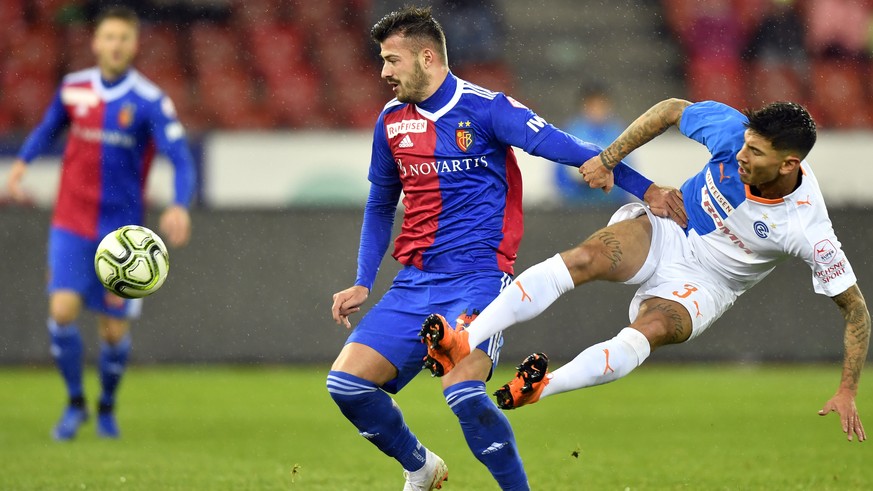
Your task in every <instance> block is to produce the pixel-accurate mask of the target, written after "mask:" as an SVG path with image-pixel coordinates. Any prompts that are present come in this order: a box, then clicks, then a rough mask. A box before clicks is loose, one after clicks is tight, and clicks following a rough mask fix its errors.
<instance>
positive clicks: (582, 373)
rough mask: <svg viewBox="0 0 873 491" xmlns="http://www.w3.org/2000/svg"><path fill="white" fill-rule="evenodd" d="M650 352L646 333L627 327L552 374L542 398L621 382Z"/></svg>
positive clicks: (580, 354)
mask: <svg viewBox="0 0 873 491" xmlns="http://www.w3.org/2000/svg"><path fill="white" fill-rule="evenodd" d="M650 352H651V347H650V346H649V340H648V339H646V337H645V336H644V335H643V333H641V332H640V331H637V330H636V329H632V328H630V327H626V328H624V329H622V330H621V332H619V333H618V334H617V335H616V336H615V337H614V338H612V339H610V340H609V341H604V342H602V343H599V344H595V345H594V346H591V347H590V348H588V349H586V350H585V351H583V352H582V353H579V355H578V356H577V357H576V358H574V359H573V361H571V362H570V363H567V364H566V365H564V366H562V367H561V368H559V369H557V370H555V371H554V372H552V373H551V374H550V377H549V378H550V380H549V385H547V386H546V387H545V388H544V389H543V393H542V395H540V399H542V398H543V397H546V396H549V395H553V394H560V393H561V392H567V391H570V390H576V389H581V388H583V387H591V386H592V385H600V384H606V383H609V382H612V381H614V380H618V379H620V378H622V377H624V376H625V375H627V374H629V373H631V371H632V370H633V369H634V368H636V367H638V366H640V365H641V364H642V363H643V362H644V361H645V360H646V358H648V357H649V353H650Z"/></svg>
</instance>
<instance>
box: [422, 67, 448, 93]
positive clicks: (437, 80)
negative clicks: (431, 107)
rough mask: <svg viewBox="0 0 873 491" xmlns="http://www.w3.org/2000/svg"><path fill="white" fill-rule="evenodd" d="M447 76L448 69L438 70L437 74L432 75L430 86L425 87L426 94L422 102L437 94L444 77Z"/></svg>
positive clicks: (444, 79)
mask: <svg viewBox="0 0 873 491" xmlns="http://www.w3.org/2000/svg"><path fill="white" fill-rule="evenodd" d="M448 76H449V69H448V68H444V69H440V70H439V71H438V72H436V73H434V75H433V77H432V78H431V80H430V85H428V87H427V92H426V93H425V97H424V99H423V100H425V101H426V100H428V99H430V97H431V96H432V95H434V94H436V93H437V91H438V90H439V89H440V87H442V86H443V83H444V82H445V81H446V77H448Z"/></svg>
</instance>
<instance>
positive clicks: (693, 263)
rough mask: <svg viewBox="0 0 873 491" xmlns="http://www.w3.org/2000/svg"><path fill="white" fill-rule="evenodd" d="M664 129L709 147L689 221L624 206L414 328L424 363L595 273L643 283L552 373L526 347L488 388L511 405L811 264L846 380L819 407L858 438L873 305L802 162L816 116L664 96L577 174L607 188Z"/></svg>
mask: <svg viewBox="0 0 873 491" xmlns="http://www.w3.org/2000/svg"><path fill="white" fill-rule="evenodd" d="M670 126H678V127H679V130H680V132H681V133H682V134H684V135H685V136H688V137H689V138H692V139H694V140H696V141H698V142H700V143H701V144H703V145H705V146H706V147H707V149H708V150H709V151H710V153H711V155H712V158H711V160H710V161H709V162H708V163H707V164H706V165H705V166H704V168H703V170H702V171H701V172H700V173H698V174H696V175H695V176H693V177H692V178H690V179H689V180H688V181H686V182H685V184H684V185H683V186H682V194H683V197H684V205H683V206H684V212H685V213H687V216H688V226H687V228H685V229H682V228H681V227H679V226H678V225H676V224H675V223H674V222H672V221H670V220H664V219H661V218H658V217H655V216H653V215H652V214H651V212H650V211H649V210H647V209H646V208H645V207H644V206H643V205H641V204H629V205H625V206H623V207H622V208H620V209H619V210H618V211H617V212H616V213H615V215H613V217H612V219H611V220H610V222H609V225H608V226H607V227H606V228H603V229H601V230H599V231H597V232H595V233H594V234H593V235H592V236H591V237H589V238H588V239H586V240H585V241H584V242H582V244H580V245H579V246H577V247H575V248H573V249H571V250H568V251H566V252H563V253H561V254H558V255H555V256H554V257H552V258H550V259H548V260H546V261H544V262H542V263H540V264H537V265H535V266H533V267H532V268H530V269H528V270H527V271H525V272H524V273H522V274H521V275H519V276H518V277H517V278H516V279H515V281H513V284H512V285H510V286H509V287H507V288H506V289H504V290H503V292H502V293H501V294H500V295H499V296H498V297H497V298H496V299H495V300H494V301H493V302H492V303H491V304H490V305H489V306H488V307H487V308H486V309H485V310H484V311H483V312H482V313H481V314H480V315H479V316H478V317H477V318H476V319H475V320H474V321H473V322H472V323H471V324H470V326H469V327H468V328H467V329H465V330H464V329H458V330H454V329H452V328H451V327H450V326H448V323H447V322H446V321H445V319H444V318H442V317H440V316H438V315H436V314H434V315H431V316H430V317H428V318H427V320H426V321H425V323H424V327H423V328H422V332H421V335H422V340H423V341H424V342H426V343H428V344H429V347H428V356H429V357H431V358H432V359H434V363H432V365H439V366H440V368H441V369H442V371H443V372H445V373H448V372H449V371H450V370H451V368H452V367H453V366H454V364H456V363H457V362H458V361H459V360H460V359H462V358H463V357H464V356H466V355H467V353H469V351H470V348H469V347H470V346H476V344H477V343H478V342H480V341H481V340H482V339H486V338H488V336H491V335H493V334H494V333H496V332H500V331H502V330H503V329H506V328H507V327H509V326H511V325H513V324H515V323H518V322H522V321H525V320H529V319H531V318H533V317H535V316H536V315H538V314H540V313H541V312H543V311H544V310H545V309H546V308H547V307H548V306H549V305H550V304H551V303H552V302H554V301H555V300H556V299H557V298H558V297H559V296H560V295H562V294H563V293H566V292H568V291H570V290H572V289H573V288H574V287H575V286H578V285H581V284H583V283H587V282H590V281H594V280H606V281H614V282H624V283H629V284H638V285H640V288H639V289H638V290H637V292H636V295H635V296H634V298H633V300H632V301H631V305H630V309H629V317H630V321H631V323H630V325H629V327H626V328H624V329H621V330H620V332H619V333H618V334H617V335H616V336H615V337H614V338H612V339H609V340H607V341H604V342H602V343H599V344H596V345H594V346H591V347H589V348H588V349H586V350H585V351H583V352H582V353H581V354H579V355H578V356H577V357H576V358H575V359H574V360H572V361H571V362H570V363H568V364H566V365H564V366H562V367H561V368H559V369H557V370H555V371H554V372H551V373H549V372H548V371H547V369H548V358H547V357H546V356H545V355H543V354H542V353H536V354H533V355H531V356H529V357H528V358H527V359H525V361H524V362H523V363H522V364H521V365H520V366H519V371H518V374H517V376H516V378H515V379H514V380H512V381H511V382H510V383H509V384H506V385H505V386H503V387H502V388H501V389H500V390H498V391H497V393H496V394H495V395H496V396H497V399H498V405H500V406H501V407H502V408H503V409H513V408H516V407H519V406H522V405H525V404H531V403H534V402H537V401H538V400H540V399H542V398H544V397H547V396H550V395H554V394H558V393H561V392H566V391H570V390H575V389H579V388H583V387H590V386H592V385H599V384H604V383H608V382H612V381H614V380H617V379H619V378H621V377H623V376H625V375H627V374H628V373H630V372H631V371H632V370H633V369H634V368H636V367H638V366H639V365H640V364H641V363H643V361H645V360H646V358H648V356H649V354H650V352H651V351H652V350H654V349H656V348H659V347H661V346H665V345H669V344H676V343H683V342H685V341H687V340H689V339H693V338H695V337H697V336H699V335H700V334H701V333H702V332H704V331H705V330H706V329H707V328H709V326H711V325H712V324H713V322H715V321H716V319H718V318H719V317H720V316H721V315H722V314H723V313H724V312H725V311H726V310H727V309H729V308H730V307H731V305H733V303H734V301H735V300H736V299H737V297H739V295H741V294H742V293H744V292H745V291H747V290H748V289H749V288H751V287H752V286H754V285H755V284H756V283H758V282H759V281H760V280H761V279H763V278H764V277H765V276H766V275H767V274H769V273H770V272H771V271H772V270H773V268H774V267H775V266H776V264H778V263H779V262H781V261H783V260H784V259H786V258H788V257H792V256H794V257H798V258H800V259H801V260H803V261H804V262H806V263H807V265H809V267H810V268H811V270H812V282H813V287H814V289H815V291H816V293H819V294H823V295H827V296H829V297H831V298H832V299H833V301H834V303H836V305H837V307H838V308H839V310H840V313H841V314H842V316H843V318H844V319H845V335H844V338H843V339H844V344H845V355H844V360H843V369H842V377H841V380H840V384H839V386H838V388H837V391H836V393H835V395H834V396H833V397H832V398H830V399H829V400H828V401H827V402H826V403H825V404H824V406H823V408H822V409H821V410H820V411H819V414H820V415H822V416H824V415H826V414H828V413H830V412H837V413H838V414H839V416H840V420H841V424H842V430H843V432H844V433H845V434H846V436H847V439H848V440H849V441H851V440H852V439H853V437H857V439H858V441H863V440H865V439H866V434H865V432H864V427H863V425H862V424H861V419H860V417H859V415H858V410H857V408H856V406H855V396H856V394H857V391H858V381H859V378H860V376H861V369H862V367H863V365H864V360H865V358H866V356H867V347H868V342H869V337H870V314H869V312H868V309H867V305H866V303H865V301H864V297H863V296H862V295H861V291H860V290H859V289H858V285H857V283H856V278H855V275H854V273H853V271H852V267H851V265H850V264H849V261H848V259H847V258H846V256H845V254H844V253H843V251H842V249H841V244H840V242H839V240H837V237H836V235H835V234H834V230H833V227H832V225H831V221H830V219H829V217H828V213H827V209H826V207H825V203H824V200H823V199H822V195H821V191H820V190H819V186H818V182H817V181H816V178H815V175H814V174H813V172H812V168H811V167H810V165H809V164H808V163H807V162H806V161H805V160H804V158H805V157H806V155H807V154H808V153H809V151H810V149H812V146H813V145H814V143H815V139H816V130H815V123H814V121H813V120H812V118H811V117H810V116H809V113H807V111H806V110H805V109H804V108H803V107H801V106H800V105H798V104H795V103H789V102H777V103H773V104H770V105H768V106H766V107H764V108H762V109H759V110H756V111H747V112H746V113H745V114H743V113H740V112H739V111H737V110H735V109H733V108H731V107H729V106H726V105H724V104H720V103H716V102H712V101H708V102H701V103H697V104H692V103H690V102H688V101H684V100H679V99H669V100H665V101H662V102H660V103H658V104H656V105H655V106H653V107H652V108H651V109H649V110H648V111H647V112H646V113H644V114H643V115H642V116H640V117H639V118H638V119H637V120H636V121H634V122H633V123H632V124H631V125H630V126H629V127H628V128H627V129H626V130H625V131H624V133H622V134H621V136H619V137H618V138H617V139H616V140H615V141H614V142H613V143H612V144H611V145H610V146H609V147H607V148H606V149H604V151H603V152H601V154H600V155H598V156H596V157H594V158H592V159H590V160H588V161H587V162H585V164H583V165H582V167H581V168H580V172H581V173H582V174H583V177H584V178H585V180H586V181H587V182H588V183H589V185H591V186H592V187H597V186H602V185H604V184H605V182H606V181H605V179H606V178H608V176H609V174H610V172H611V170H610V169H612V167H613V166H614V165H615V164H616V163H617V162H618V161H619V160H620V159H622V158H624V157H626V156H627V155H628V154H629V153H630V152H632V151H633V150H634V149H636V148H638V147H639V146H641V145H643V144H645V143H646V142H648V141H650V140H652V139H653V138H655V137H656V136H658V135H660V134H661V133H663V132H664V131H665V130H667V129H668V128H669V127H670Z"/></svg>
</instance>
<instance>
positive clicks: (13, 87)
mask: <svg viewBox="0 0 873 491" xmlns="http://www.w3.org/2000/svg"><path fill="white" fill-rule="evenodd" d="M17 75H18V74H15V73H9V72H7V73H4V74H3V79H4V81H3V86H4V87H5V90H4V94H3V97H4V99H5V104H4V105H5V106H6V107H7V109H8V110H9V112H10V114H11V117H12V121H13V122H14V124H15V126H16V127H18V128H21V129H24V130H25V131H29V130H30V129H32V128H34V127H35V126H36V125H37V124H39V122H40V121H42V117H43V114H44V113H45V110H46V108H47V107H48V105H49V103H50V102H51V100H52V97H54V94H55V90H56V85H57V83H56V82H57V81H56V80H55V78H54V77H51V76H46V75H42V76H38V75H36V74H30V75H28V76H24V77H21V76H17Z"/></svg>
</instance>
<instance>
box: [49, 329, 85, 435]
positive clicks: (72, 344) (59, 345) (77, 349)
mask: <svg viewBox="0 0 873 491" xmlns="http://www.w3.org/2000/svg"><path fill="white" fill-rule="evenodd" d="M48 329H49V335H50V336H51V353H52V357H54V359H55V364H56V365H57V367H58V371H59V372H60V373H61V376H62V377H63V379H64V384H65V385H66V386H67V395H68V396H69V403H68V405H67V407H66V408H65V409H64V413H63V414H62V415H61V419H60V420H59V421H58V423H57V424H56V425H55V427H54V428H53V429H52V437H53V438H54V439H55V440H71V439H73V438H75V437H76V432H78V431H79V427H80V426H82V424H83V423H85V422H86V421H88V410H87V409H86V408H85V396H84V391H83V389H82V352H83V351H84V348H83V345H82V336H81V335H80V334H79V329H78V328H77V327H76V326H75V325H74V324H67V325H65V326H60V325H58V324H57V323H56V322H55V321H54V320H52V319H49V321H48Z"/></svg>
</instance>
